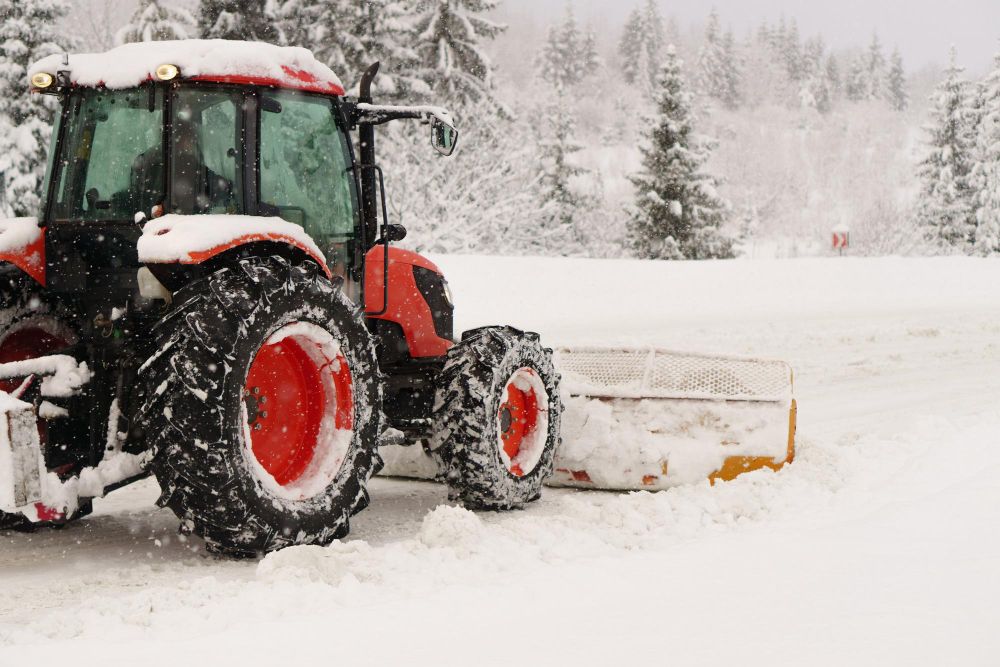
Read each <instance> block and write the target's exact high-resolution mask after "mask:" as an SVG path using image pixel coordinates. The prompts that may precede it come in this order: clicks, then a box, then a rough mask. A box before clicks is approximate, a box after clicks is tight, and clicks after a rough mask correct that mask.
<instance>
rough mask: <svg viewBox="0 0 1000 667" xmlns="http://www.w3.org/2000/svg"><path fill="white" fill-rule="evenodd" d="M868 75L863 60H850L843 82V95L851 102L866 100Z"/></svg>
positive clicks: (868, 87) (868, 88)
mask: <svg viewBox="0 0 1000 667" xmlns="http://www.w3.org/2000/svg"><path fill="white" fill-rule="evenodd" d="M869 90H870V86H869V85H868V73H867V69H866V66H865V61H864V59H863V58H852V59H851V62H850V64H849V66H848V69H847V77H846V78H845V80H844V94H845V95H846V96H847V99H849V100H850V101H852V102H861V101H864V100H867V99H868V92H869Z"/></svg>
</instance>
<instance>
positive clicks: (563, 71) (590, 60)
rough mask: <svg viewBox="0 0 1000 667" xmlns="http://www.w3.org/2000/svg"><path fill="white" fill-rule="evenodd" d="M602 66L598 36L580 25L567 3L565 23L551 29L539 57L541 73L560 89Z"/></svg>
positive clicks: (578, 81) (538, 68)
mask: <svg viewBox="0 0 1000 667" xmlns="http://www.w3.org/2000/svg"><path fill="white" fill-rule="evenodd" d="M599 66H600V57H599V56H598V55H597V45H596V36H595V35H594V33H593V32H592V31H588V32H587V33H584V32H582V31H581V30H580V27H579V26H578V25H577V22H576V17H575V16H574V15H573V9H572V6H571V5H566V16H565V18H564V19H563V21H562V23H560V24H558V25H554V26H552V27H551V28H549V32H548V37H547V38H546V40H545V44H544V45H543V46H542V50H541V52H539V54H538V56H537V57H536V59H535V67H536V69H537V70H538V74H539V76H541V77H542V79H543V80H545V81H548V82H549V83H551V84H552V85H553V86H556V87H557V88H560V89H562V88H568V87H569V86H575V85H576V84H578V83H580V82H581V81H583V80H584V79H586V78H587V77H589V76H592V75H593V74H594V71H595V70H596V69H597V68H598V67H599Z"/></svg>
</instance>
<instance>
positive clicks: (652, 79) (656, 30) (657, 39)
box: [643, 0, 665, 87]
mask: <svg viewBox="0 0 1000 667" xmlns="http://www.w3.org/2000/svg"><path fill="white" fill-rule="evenodd" d="M643 24H644V26H645V40H646V41H645V44H646V63H647V64H648V72H647V74H648V77H649V83H650V85H651V86H653V87H655V86H656V79H657V76H658V74H659V67H660V58H661V57H662V56H661V54H662V53H663V48H664V46H665V44H664V43H663V42H664V33H663V17H662V16H660V8H659V7H658V6H657V2H656V0H646V10H645V11H644V12H643Z"/></svg>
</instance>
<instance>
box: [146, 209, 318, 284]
mask: <svg viewBox="0 0 1000 667" xmlns="http://www.w3.org/2000/svg"><path fill="white" fill-rule="evenodd" d="M255 245H264V246H269V245H270V246H278V247H286V248H292V249H294V250H295V251H296V252H301V253H303V254H304V255H305V256H306V257H308V258H310V259H311V260H313V261H314V262H316V264H318V265H319V267H320V269H322V271H323V273H324V274H325V275H326V277H327V278H330V277H332V276H333V274H332V272H331V271H330V267H329V266H327V263H326V257H324V256H323V253H322V251H320V249H319V246H317V245H316V243H315V242H314V241H313V240H312V238H311V237H310V236H309V234H307V233H306V231H305V230H304V229H303V228H302V227H301V226H300V225H297V224H295V223H293V222H288V221H287V220H282V219H281V218H264V217H256V216H249V215H175V214H171V215H165V216H163V217H162V218H157V219H156V220H153V221H151V222H148V223H146V225H145V226H144V227H143V230H142V236H140V237H139V241H138V244H137V249H138V252H139V261H140V262H142V263H143V264H153V265H156V264H187V265H194V264H203V263H205V262H207V261H209V260H211V259H214V258H216V257H218V256H220V255H222V254H224V253H227V252H229V251H231V250H234V249H238V248H245V247H247V246H255Z"/></svg>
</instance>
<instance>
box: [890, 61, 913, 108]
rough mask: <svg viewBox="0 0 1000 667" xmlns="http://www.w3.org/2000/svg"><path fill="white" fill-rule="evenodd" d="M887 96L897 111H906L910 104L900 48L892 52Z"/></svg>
mask: <svg viewBox="0 0 1000 667" xmlns="http://www.w3.org/2000/svg"><path fill="white" fill-rule="evenodd" d="M886 96H887V99H888V100H889V106H891V107H892V108H893V109H895V110H896V111H906V108H907V107H908V106H910V96H909V94H908V93H907V92H906V73H905V72H904V71H903V56H902V55H900V53H899V49H895V50H894V51H893V52H892V59H891V64H890V66H889V75H888V77H887V79H886Z"/></svg>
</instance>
